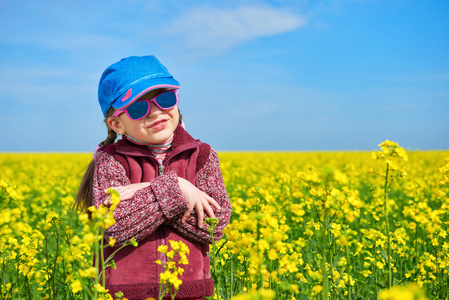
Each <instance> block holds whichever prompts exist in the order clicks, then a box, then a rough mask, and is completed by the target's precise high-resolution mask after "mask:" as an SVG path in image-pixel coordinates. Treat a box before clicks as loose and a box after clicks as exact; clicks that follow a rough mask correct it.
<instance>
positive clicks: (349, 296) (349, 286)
mask: <svg viewBox="0 0 449 300" xmlns="http://www.w3.org/2000/svg"><path fill="white" fill-rule="evenodd" d="M345 251H346V267H347V271H346V272H347V274H348V300H351V299H352V295H351V272H350V267H351V265H350V264H349V247H348V245H346V249H345Z"/></svg>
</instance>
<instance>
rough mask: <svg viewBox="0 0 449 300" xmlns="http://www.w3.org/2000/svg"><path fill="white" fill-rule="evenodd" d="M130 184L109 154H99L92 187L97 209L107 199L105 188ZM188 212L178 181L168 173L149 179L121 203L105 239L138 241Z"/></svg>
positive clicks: (121, 242) (122, 170)
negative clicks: (145, 184) (149, 181)
mask: <svg viewBox="0 0 449 300" xmlns="http://www.w3.org/2000/svg"><path fill="white" fill-rule="evenodd" d="M129 184H131V182H130V180H129V178H128V177H127V176H126V172H125V169H124V167H123V166H122V165H121V164H120V163H119V162H117V161H116V160H115V159H114V157H113V156H112V155H110V154H108V153H104V152H98V153H97V155H96V158H95V171H94V178H93V187H92V188H93V199H92V202H93V205H94V206H95V207H97V208H98V207H99V206H100V205H101V204H102V203H103V202H104V201H105V200H106V198H107V194H106V193H105V192H104V191H105V189H108V188H109V187H111V186H124V185H129ZM187 209H188V203H187V201H186V200H185V198H184V196H183V194H182V191H181V189H180V188H179V184H178V178H177V176H176V174H175V173H174V172H170V173H168V174H165V175H163V176H159V177H157V178H156V179H154V180H152V181H151V183H150V185H149V186H148V187H145V188H142V189H140V190H138V191H137V192H136V193H135V194H134V196H133V197H132V198H131V199H129V200H125V201H121V202H120V203H119V205H117V207H116V209H115V211H114V219H115V220H116V223H115V224H114V225H113V226H111V227H109V228H108V229H107V230H106V231H105V237H106V238H109V237H113V238H115V239H116V242H117V244H118V245H120V244H123V243H125V242H127V241H128V240H130V239H131V238H132V237H135V238H136V239H137V241H141V240H142V239H144V238H145V237H147V236H149V235H150V234H151V233H153V232H154V231H155V230H156V228H157V227H159V225H161V224H162V223H164V222H165V221H167V220H169V219H171V218H173V217H175V216H177V215H179V214H182V213H183V212H185V211H186V210H187Z"/></svg>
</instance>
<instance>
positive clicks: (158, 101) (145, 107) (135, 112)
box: [112, 89, 178, 120]
mask: <svg viewBox="0 0 449 300" xmlns="http://www.w3.org/2000/svg"><path fill="white" fill-rule="evenodd" d="M151 102H153V103H154V104H155V105H156V106H157V107H159V108H160V109H163V110H166V109H170V108H173V107H175V106H176V104H178V90H177V89H175V90H169V91H166V92H163V93H160V94H159V95H157V96H155V97H153V98H151V99H139V100H137V101H136V102H134V103H133V104H131V105H130V106H128V107H127V108H125V109H118V110H117V111H116V112H114V114H113V115H112V116H113V117H117V116H119V115H120V114H121V113H123V112H126V114H127V115H128V117H129V118H130V119H131V120H140V119H142V118H144V117H145V116H146V115H148V113H149V112H150V108H151Z"/></svg>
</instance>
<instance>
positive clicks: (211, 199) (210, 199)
mask: <svg viewBox="0 0 449 300" xmlns="http://www.w3.org/2000/svg"><path fill="white" fill-rule="evenodd" d="M203 194H204V195H205V196H206V199H207V202H209V204H212V205H213V206H215V208H216V209H218V210H221V206H220V204H218V202H217V201H215V199H214V198H212V197H211V196H209V195H208V194H206V193H204V192H203Z"/></svg>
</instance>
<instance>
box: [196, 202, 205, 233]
mask: <svg viewBox="0 0 449 300" xmlns="http://www.w3.org/2000/svg"><path fill="white" fill-rule="evenodd" d="M196 213H197V214H198V227H199V228H203V220H204V209H203V206H202V205H197V206H196Z"/></svg>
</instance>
